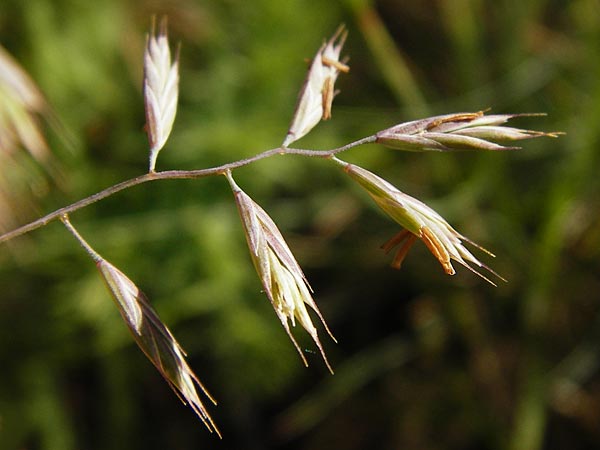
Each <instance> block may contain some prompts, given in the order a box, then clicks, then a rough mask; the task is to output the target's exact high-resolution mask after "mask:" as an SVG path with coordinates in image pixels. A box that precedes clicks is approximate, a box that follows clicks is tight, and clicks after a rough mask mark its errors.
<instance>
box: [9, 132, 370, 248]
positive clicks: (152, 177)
mask: <svg viewBox="0 0 600 450" xmlns="http://www.w3.org/2000/svg"><path fill="white" fill-rule="evenodd" d="M375 140H376V136H374V135H373V136H367V137H365V138H362V139H359V140H358V141H354V142H351V143H349V144H346V145H344V146H342V147H338V148H334V149H331V150H305V149H300V148H284V147H277V148H273V149H270V150H265V151H264V152H262V153H258V154H256V155H254V156H251V157H250V158H246V159H241V160H239V161H234V162H231V163H227V164H223V165H221V166H216V167H211V168H207V169H199V170H167V171H163V172H150V173H146V174H144V175H140V176H137V177H135V178H130V179H129V180H125V181H122V182H121V183H118V184H115V185H113V186H110V187H108V188H106V189H104V190H102V191H100V192H97V193H95V194H93V195H90V196H89V197H86V198H84V199H81V200H79V201H77V202H75V203H72V204H70V205H68V206H64V207H62V208H60V209H57V210H56V211H53V212H51V213H49V214H47V215H45V216H44V217H40V218H39V219H37V220H34V221H33V222H30V223H28V224H26V225H23V226H21V227H19V228H16V229H14V230H12V231H9V232H7V233H4V234H3V235H1V236H0V243H2V242H7V241H9V240H11V239H14V238H16V237H18V236H22V235H23V234H27V233H29V232H31V231H33V230H36V229H38V228H41V227H43V226H45V225H48V224H49V223H50V222H52V221H54V220H57V219H61V218H62V217H64V216H66V215H68V214H70V213H73V212H75V211H77V210H80V209H82V208H85V207H86V206H89V205H91V204H92V203H96V202H97V201H100V200H103V199H105V198H107V197H110V196H111V195H114V194H116V193H117V192H121V191H123V190H125V189H129V188H132V187H134V186H137V185H138V184H143V183H146V182H149V181H156V180H175V179H195V178H204V177H209V176H214V175H222V174H224V173H225V172H227V171H229V170H233V169H237V168H239V167H243V166H247V165H249V164H252V163H253V162H256V161H259V160H261V159H266V158H269V157H271V156H274V155H301V156H308V157H312V158H331V157H332V156H333V155H335V154H337V153H340V152H343V151H346V150H349V149H351V148H353V147H357V146H359V145H362V144H369V143H373V142H375Z"/></svg>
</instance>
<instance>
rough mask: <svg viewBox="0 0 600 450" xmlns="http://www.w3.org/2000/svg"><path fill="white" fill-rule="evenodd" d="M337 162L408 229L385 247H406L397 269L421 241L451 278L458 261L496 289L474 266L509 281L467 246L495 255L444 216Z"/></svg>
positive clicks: (396, 261)
mask: <svg viewBox="0 0 600 450" xmlns="http://www.w3.org/2000/svg"><path fill="white" fill-rule="evenodd" d="M336 162H338V163H339V164H340V165H342V167H343V168H344V171H345V172H346V173H347V174H348V175H350V177H352V179H354V180H355V181H356V182H358V183H359V184H360V185H361V186H362V187H363V188H364V189H365V190H366V191H367V193H368V194H369V195H370V196H371V198H372V199H373V200H374V201H375V203H376V204H377V205H378V206H379V207H380V208H381V209H382V210H383V211H384V212H385V213H386V214H387V215H389V216H390V217H391V218H392V219H393V220H394V221H396V222H397V223H398V224H399V225H401V226H402V227H403V228H405V230H402V231H400V232H399V233H398V234H396V235H395V236H394V237H393V238H392V239H390V240H389V241H388V242H387V243H385V244H384V245H383V249H384V250H385V251H386V252H389V251H390V250H391V249H393V248H394V247H397V246H399V245H401V244H402V245H401V246H400V248H399V250H398V252H397V254H396V256H395V258H394V261H393V263H392V266H393V267H395V268H400V265H401V264H402V261H403V260H404V257H405V256H406V254H407V253H408V250H409V249H410V247H411V246H412V244H413V243H414V242H415V239H416V238H418V239H421V240H422V241H423V243H424V244H425V245H426V246H427V248H428V249H429V251H430V252H431V253H432V254H433V255H434V256H435V257H436V259H437V260H438V261H439V263H440V264H441V265H442V267H443V269H444V272H446V273H447V274H448V275H454V273H455V271H454V267H452V263H451V261H452V260H454V261H456V262H458V263H459V264H461V265H463V266H464V267H466V268H467V269H469V270H471V271H472V272H474V273H476V274H477V275H479V276H480V277H482V278H483V279H484V280H486V281H488V282H489V283H491V284H492V285H494V286H495V285H496V284H495V283H494V282H492V281H491V280H489V279H488V278H487V277H485V276H484V275H483V274H481V273H479V272H478V271H477V270H475V269H474V268H473V265H474V266H477V267H479V268H483V269H486V270H488V271H489V272H490V273H492V274H494V275H495V276H497V277H498V278H500V279H501V280H503V281H505V280H504V279H503V278H502V277H501V276H499V275H498V274H496V273H495V272H494V271H493V270H491V269H490V268H489V267H487V266H486V265H484V264H483V263H482V262H481V261H479V260H478V259H477V258H476V257H475V256H474V255H473V254H472V253H471V252H470V251H469V250H467V248H466V247H465V246H464V245H463V242H469V243H470V244H472V245H474V246H476V247H478V248H479V249H480V250H483V251H484V252H486V253H488V254H489V255H490V256H494V255H492V254H491V253H490V252H488V251H487V250H485V249H483V248H481V247H479V246H478V245H477V244H474V243H473V242H471V241H470V240H469V239H467V238H466V237H465V236H463V235H462V234H460V233H459V232H457V231H456V230H455V229H454V228H452V227H451V226H450V224H449V223H448V222H447V221H446V220H445V219H444V218H443V217H442V216H440V215H439V214H438V213H437V212H436V211H434V210H433V209H431V208H430V207H429V206H427V205H426V204H425V203H423V202H421V201H419V200H417V199H416V198H413V197H411V196H409V195H407V194H405V193H403V192H401V191H400V190H399V189H397V188H396V187H395V186H393V185H392V184H390V183H388V182H387V181H385V180H384V179H382V178H380V177H378V176H377V175H375V174H374V173H372V172H369V171H368V170H366V169H363V168H362V167H359V166H355V165H353V164H348V163H345V162H343V161H341V160H339V159H337V158H336Z"/></svg>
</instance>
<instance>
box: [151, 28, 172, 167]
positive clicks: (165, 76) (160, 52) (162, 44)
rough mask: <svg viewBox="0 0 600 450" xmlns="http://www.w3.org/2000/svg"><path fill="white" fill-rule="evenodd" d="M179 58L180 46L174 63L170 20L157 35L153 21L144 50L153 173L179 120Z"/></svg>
mask: <svg viewBox="0 0 600 450" xmlns="http://www.w3.org/2000/svg"><path fill="white" fill-rule="evenodd" d="M178 60H179V49H178V50H177V54H176V56H175V60H174V61H173V62H172V63H171V51H170V49H169V40H168V37H167V20H166V18H163V19H162V20H161V22H160V27H159V32H158V34H155V30H154V24H153V26H152V32H151V34H150V35H149V36H148V37H147V42H146V51H145V53H144V105H145V109H146V132H147V133H148V141H149V143H150V166H149V170H150V172H153V171H154V167H155V165H156V158H157V157H158V153H159V152H160V150H161V149H162V148H163V146H164V145H165V143H166V142H167V139H168V138H169V134H170V133H171V129H172V128H173V122H174V121H175V114H176V112H177V97H178V95H179V62H178Z"/></svg>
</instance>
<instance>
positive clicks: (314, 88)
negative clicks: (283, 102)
mask: <svg viewBox="0 0 600 450" xmlns="http://www.w3.org/2000/svg"><path fill="white" fill-rule="evenodd" d="M347 35H348V33H347V31H346V29H345V27H344V26H343V25H342V26H340V27H339V28H338V29H337V31H336V32H335V34H334V35H333V36H332V37H331V39H329V41H327V42H326V43H324V44H323V45H322V46H321V48H319V51H318V52H317V54H316V55H315V57H314V59H313V60H312V62H311V64H310V68H309V69H308V75H307V77H306V80H305V81H304V85H303V86H302V89H301V91H300V95H299V96H298V103H297V105H296V110H295V111H294V117H293V119H292V123H291V125H290V128H289V130H288V132H287V135H286V137H285V140H284V141H283V147H287V146H288V145H290V144H291V143H292V142H294V141H297V140H298V139H300V138H301V137H303V136H305V135H306V134H308V133H309V132H310V130H312V129H313V128H314V127H315V125H317V124H318V123H319V122H320V121H321V119H323V120H328V119H330V118H331V104H332V102H333V98H334V97H335V94H336V92H335V90H334V86H335V81H336V80H337V77H338V75H339V73H340V72H344V73H346V72H348V71H349V70H350V68H349V67H348V66H347V65H346V64H345V63H346V61H345V60H343V61H340V53H341V51H342V47H343V46H344V42H345V41H346V37H347Z"/></svg>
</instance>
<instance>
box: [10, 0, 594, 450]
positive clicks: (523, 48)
mask: <svg viewBox="0 0 600 450" xmlns="http://www.w3.org/2000/svg"><path fill="white" fill-rule="evenodd" d="M153 14H167V15H168V16H169V25H170V35H171V38H172V40H173V41H175V42H176V41H181V43H182V51H181V66H180V67H181V86H180V106H179V111H178V115H177V119H176V121H175V126H174V129H173V133H172V136H171V138H170V140H169V142H168V143H167V147H166V148H165V149H164V150H163V151H162V153H161V157H160V159H159V161H158V165H157V170H164V169H171V168H181V169H191V168H203V167H209V166H213V165H218V164H221V163H224V162H227V161H231V160H236V159H240V158H242V157H246V156H250V155H252V154H254V153H256V152H258V151H261V150H264V149H267V148H272V147H275V146H277V145H278V144H279V143H280V142H281V141H282V140H283V137H284V135H285V131H286V130H287V126H288V123H289V119H290V118H291V115H292V111H293V107H294V103H295V100H296V95H297V91H298V89H299V88H300V85H301V82H302V80H303V77H304V75H305V70H306V65H305V63H304V62H303V60H304V59H305V58H310V57H312V55H313V54H314V52H315V51H316V49H317V48H318V46H319V45H320V44H321V42H322V39H323V38H325V37H327V36H330V35H331V33H332V32H333V31H334V30H335V28H336V27H337V26H338V25H339V24H340V23H341V22H344V23H345V24H346V25H347V27H348V29H349V31H350V35H349V39H348V42H347V44H346V47H345V52H344V53H347V54H349V55H350V56H351V60H350V63H349V64H350V66H351V72H350V74H349V75H345V76H342V77H341V78H340V79H339V81H338V86H339V88H340V89H341V93H340V95H339V96H338V97H337V98H336V100H335V102H334V108H333V119H332V120H331V121H329V122H327V123H322V124H321V125H319V127H317V128H316V129H315V130H313V132H312V133H311V134H310V135H309V136H307V137H306V138H304V139H303V140H302V141H301V143H300V144H301V145H302V147H306V148H311V147H312V148H331V147H335V146H338V145H342V144H344V143H347V142H349V141H351V140H354V139H358V138H360V137H363V136H366V135H368V134H371V133H373V132H376V131H378V130H381V129H383V128H385V127H388V126H391V125H393V124H395V123H399V122H401V121H407V120H412V119H416V118H419V117H423V116H425V115H428V114H429V115H432V114H441V113H449V112H458V111H477V110H481V109H485V108H488V107H492V108H493V111H494V112H498V113H505V112H509V113H510V112H547V113H548V117H544V118H530V119H523V120H522V122H521V123H519V124H518V125H522V126H523V127H526V128H533V129H542V130H546V131H554V130H562V131H565V132H567V135H566V136H564V137H561V138H560V139H558V140H550V139H545V140H536V141H531V142H525V143H524V145H523V147H524V149H523V150H521V151H518V152H503V153H486V154H474V153H456V154H404V153H396V152H394V151H393V150H388V149H384V148H382V147H380V146H374V145H371V146H366V147H360V148H358V149H354V150H352V151H350V152H349V153H347V154H346V155H345V156H344V158H345V159H348V160H350V161H352V162H356V163H359V164H361V165H363V166H365V167H367V168H369V169H370V170H373V171H374V172H377V173H379V174H380V175H382V176H383V177H385V178H387V179H388V180H390V181H391V182H393V183H394V184H396V185H397V186H398V187H400V188H401V189H402V190H404V191H405V192H407V193H409V194H411V195H413V196H416V197H418V198H420V199H422V200H424V201H426V202H427V203H429V204H431V205H432V206H433V207H435V208H436V209H437V210H439V211H440V212H441V213H442V214H443V215H444V216H445V217H446V218H447V219H448V220H449V222H450V223H452V224H454V225H455V226H456V228H457V229H458V230H459V231H460V232H462V233H464V234H465V235H467V236H469V237H470V238H472V239H473V240H475V241H476V242H479V243H481V244H483V245H484V246H486V247H487V248H489V249H491V250H492V251H493V252H494V253H495V254H496V255H497V258H495V259H494V260H492V261H489V264H490V265H491V266H492V267H493V268H494V269H496V270H497V271H498V272H499V273H500V274H502V275H503V276H505V277H506V278H507V279H508V280H509V282H508V283H506V284H502V285H501V286H499V287H498V288H492V287H490V286H489V285H487V284H486V283H485V282H482V281H481V280H480V279H478V278H477V277H475V276H474V275H472V274H471V273H468V272H466V271H464V270H459V273H458V274H457V275H456V276H454V277H448V276H446V275H444V274H443V272H442V271H441V269H440V267H439V266H438V263H437V262H436V261H435V260H434V259H433V258H432V257H431V255H429V254H428V253H427V251H426V250H425V249H424V248H423V247H419V246H416V247H415V249H414V250H413V251H412V252H411V254H410V255H409V256H408V258H407V260H406V262H405V263H404V265H403V267H402V270H401V271H394V270H391V269H390V268H389V267H387V264H388V263H389V261H390V257H389V256H386V255H384V254H383V253H382V252H381V250H379V246H380V245H381V244H382V243H383V242H385V241H386V240H387V239H388V238H389V237H391V236H392V235H393V234H394V233H396V232H397V231H398V230H397V227H396V226H395V225H394V224H393V223H392V222H390V221H389V220H387V219H386V218H385V217H383V216H382V215H380V214H379V213H378V212H377V211H376V209H375V208H374V207H373V206H372V205H371V204H370V203H369V200H368V199H367V198H366V197H365V195H363V193H362V192H359V191H358V190H357V189H355V188H354V187H353V186H352V185H351V184H350V183H349V182H348V180H346V179H345V178H344V176H343V174H340V173H338V172H339V170H338V169H336V168H335V167H333V165H331V164H329V163H328V162H327V161H323V160H306V159H302V158H300V157H293V156H289V157H285V158H271V159H269V160H265V161H262V162H260V163H257V164H255V165H252V166H250V167H247V168H244V169H241V170H239V171H238V172H236V174H237V175H236V178H237V180H238V182H239V184H240V185H241V186H242V187H243V188H244V190H246V192H248V193H249V194H250V195H252V197H253V198H254V199H255V200H256V201H257V202H258V203H260V204H261V205H262V206H263V207H264V208H265V209H266V210H267V211H268V212H269V213H270V214H271V215H272V217H273V219H274V220H276V222H277V223H278V225H279V227H280V228H281V230H282V232H283V233H284V234H285V235H286V238H287V239H288V241H289V244H290V247H291V248H292V250H293V251H294V252H295V254H296V256H297V259H298V261H299V262H300V264H301V265H302V266H303V268H304V269H305V271H306V273H307V276H308V278H309V280H310V281H311V284H312V286H313V288H314V289H315V291H316V294H315V299H316V301H317V303H318V304H319V307H320V309H321V311H322V312H323V315H324V316H325V317H326V319H327V321H328V323H329V325H330V327H331V329H332V330H333V332H334V334H335V335H336V337H337V339H338V341H339V344H337V345H335V344H334V343H333V342H330V341H329V342H327V341H324V345H325V347H326V350H327V352H328V355H329V359H330V361H331V362H332V364H333V366H334V369H335V371H336V374H335V375H334V376H331V375H329V373H328V372H327V370H326V368H325V367H324V365H323V363H322V361H321V360H320V357H319V355H318V353H314V350H313V347H312V345H311V342H310V340H309V339H305V340H304V341H303V343H302V344H301V345H303V346H305V347H306V348H307V350H306V352H307V353H306V357H307V359H308V360H309V362H310V367H309V368H308V369H306V368H304V367H303V366H302V364H301V361H300V359H299V358H298V355H297V354H296V353H295V350H294V348H293V346H292V345H291V343H290V342H289V341H288V339H287V337H286V335H285V332H284V331H283V329H282V327H281V325H280V324H279V323H278V322H277V319H276V316H275V314H274V313H273V311H272V309H271V306H270V305H269V303H268V300H267V299H266V298H265V296H264V295H263V294H262V293H261V292H260V283H259V281H258V280H257V279H256V276H255V274H254V272H253V268H252V264H251V261H250V258H249V256H248V255H247V248H246V244H245V242H244V237H243V234H242V228H241V225H240V223H239V219H238V217H237V212H236V209H235V205H234V202H233V199H232V196H231V193H230V191H229V188H228V186H227V183H226V182H225V180H224V179H205V180H198V181H168V182H161V183H155V184H147V185H144V186H140V187H137V188H134V189H131V190H129V191H127V192H123V193H120V194H118V195H116V196H114V197H111V198H110V199H107V200H105V201H103V202H101V203H99V204H96V205H93V206H91V207H88V208H86V209H85V210H84V211H81V212H79V213H77V214H74V215H73V216H72V218H71V219H72V221H73V223H74V224H75V225H76V226H78V228H79V229H80V231H81V232H82V234H84V235H85V236H87V237H88V238H89V240H90V242H91V244H92V245H94V246H95V248H96V249H97V250H98V251H99V252H100V253H102V254H103V255H104V256H105V257H106V258H107V259H109V260H110V261H111V262H113V263H114V264H115V265H117V266H118V267H119V268H120V269H122V270H123V271H124V272H125V273H127V275H128V276H129V277H130V278H132V279H133V280H135V282H136V284H138V285H139V286H140V287H142V288H143V289H144V291H145V292H146V293H147V294H148V297H149V298H150V299H151V301H152V303H153V305H154V306H155V308H156V309H157V310H158V311H159V313H160V314H161V317H162V318H163V319H164V320H165V321H166V322H167V324H168V325H169V326H170V328H171V329H172V330H173V332H174V334H175V336H176V337H177V338H178V340H179V341H180V342H181V344H182V345H183V346H184V348H185V349H186V350H187V351H188V355H189V358H190V364H191V366H192V367H193V368H194V369H195V371H196V372H197V373H198V375H199V376H200V378H201V379H202V381H203V382H204V383H205V384H206V386H207V387H208V388H209V390H210V391H211V393H212V394H213V395H214V396H215V397H216V398H217V399H218V401H219V406H218V407H215V408H211V414H212V415H213V418H214V419H215V421H216V422H217V423H218V425H219V427H220V429H221V430H222V432H223V435H224V440H223V441H218V439H216V438H215V437H214V436H213V435H209V434H208V433H207V432H206V430H205V428H204V427H203V426H202V425H201V424H200V423H199V422H198V420H197V418H196V417H195V416H194V414H193V412H192V411H191V410H189V409H187V408H185V407H183V406H182V405H181V404H180V403H179V402H178V400H177V399H176V397H175V396H174V395H173V394H172V392H171V391H170V390H169V388H168V386H167V385H166V384H165V383H164V382H163V380H162V379H161V377H160V375H159V374H158V373H157V372H156V371H155V370H154V368H153V367H152V366H151V364H150V363H149V362H148V361H147V360H145V358H144V356H143V355H142V354H141V353H140V352H139V351H138V349H137V347H136V346H135V344H134V342H133V340H132V339H131V338H130V336H129V335H128V332H127V330H126V327H125V326H124V325H123V323H122V322H121V319H120V317H119V314H118V312H117V310H116V308H115V307H114V305H113V304H112V302H111V300H110V297H109V294H108V292H107V291H106V289H105V288H104V286H103V285H102V280H101V279H100V277H99V276H98V274H97V271H96V269H95V267H94V265H93V263H92V262H91V261H90V260H89V259H88V258H87V256H86V255H85V254H84V253H83V252H82V251H81V249H80V248H78V246H77V244H76V243H75V242H74V241H73V239H72V238H71V237H70V236H69V235H68V233H67V232H66V231H65V230H64V229H63V228H62V227H61V226H60V225H59V224H51V225H49V226H48V227H45V228H43V229H41V230H38V231H36V232H34V233H32V234H30V235H28V236H26V237H23V238H19V239H18V240H15V241H13V242H11V243H10V245H4V246H3V247H2V248H1V249H0V287H1V289H0V292H1V294H0V367H1V370H0V448H2V449H5V448H6V449H23V450H25V449H27V450H35V449H40V450H56V449H60V450H72V449H90V450H91V449H138V448H139V449H141V448H144V449H164V448H169V449H190V448H201V447H202V448H214V449H225V448H227V449H232V448H239V449H262V448H282V449H302V450H304V449H317V448H319V449H321V448H335V449H344V450H347V449H363V448H378V449H398V448H406V449H428V450H432V449H467V448H472V449H475V448H476V449H500V448H503V449H511V450H536V449H570V450H574V449H584V448H591V447H597V446H600V426H599V424H600V277H599V274H600V250H599V249H600V220H599V217H600V216H599V215H598V213H597V211H598V209H599V208H600V181H599V180H600V178H599V177H598V167H600V149H599V146H600V126H598V124H599V123H600V70H599V65H600V57H599V56H600V6H599V4H598V2H597V1H595V0H573V1H552V2H550V1H544V0H521V1H518V2H517V1H512V0H500V1H493V2H492V1H481V0H479V1H478V0H472V1H468V0H461V1H456V0H453V1H451V0H437V1H423V2H412V1H393V0H381V1H372V2H370V1H368V0H346V1H342V0H339V1H328V2H323V1H315V0H313V1H311V0H309V1H300V0H290V1H287V2H279V1H273V0H257V1H250V2H246V1H226V2H223V1H218V0H174V1H170V2H159V1H154V0H140V1H133V0H129V1H121V0H105V1H102V2H89V1H84V0H28V1H26V2H24V1H20V0H3V1H2V3H1V5H0V42H1V43H2V45H3V46H4V47H5V48H6V49H7V50H8V51H9V52H10V53H11V54H12V55H14V56H15V58H16V59H17V60H18V61H19V62H20V63H21V64H22V65H23V67H24V68H25V69H26V70H27V71H28V72H29V74H30V75H31V76H32V78H33V79H34V80H35V81H36V82H37V83H38V85H39V87H40V88H41V91H42V92H43V93H44V95H45V96H46V99H47V101H48V104H49V105H51V108H52V116H53V117H56V118H58V120H59V121H60V126H55V127H48V130H46V131H47V133H46V135H47V139H48V143H49V147H50V148H51V149H52V152H53V155H54V162H53V167H54V168H53V170H52V171H51V172H44V168H43V165H42V166H40V165H39V164H38V165H36V163H35V161H31V160H29V162H28V163H27V164H30V165H32V170H35V171H37V172H38V175H39V177H40V178H41V179H43V178H44V177H46V181H45V184H43V185H44V186H45V188H44V189H43V190H39V189H38V190H36V189H31V195H32V196H37V198H36V203H37V205H38V206H37V208H38V209H37V210H34V211H32V210H31V209H30V210H28V211H19V212H18V217H19V218H20V219H19V220H24V218H25V217H26V216H28V217H29V218H35V217H36V215H40V214H42V213H45V212H48V211H51V210H53V209H56V208H58V207H60V206H63V205H65V204H67V203H70V202H71V201H74V200H77V199H79V198H81V197H83V196H86V195H89V194H91V193H93V192H96V191H98V190H100V189H102V188H104V187H106V186H109V185H110V184H113V183H115V182H118V181H121V180H123V179H126V178H129V177H132V176H135V175H138V174H141V173H143V172H144V171H145V170H146V167H147V142H146V136H145V133H144V131H143V124H144V113H143V101H142V93H141V77H142V54H143V46H144V33H145V32H146V31H147V30H148V29H149V26H150V17H151V15H153ZM57 167H60V169H57ZM9 170H10V169H9V168H7V167H0V175H1V176H3V177H4V176H14V174H15V172H14V171H12V170H10V173H7V172H8V171H9ZM44 173H46V175H44ZM15 183H16V184H15V186H17V185H18V183H17V181H15ZM22 204H23V205H26V204H27V205H28V204H31V203H30V202H22ZM15 213H16V212H15Z"/></svg>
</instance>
